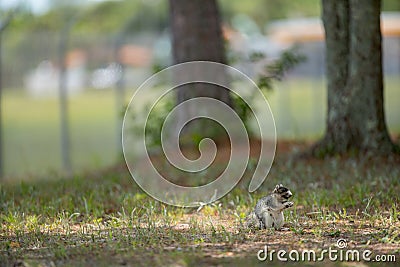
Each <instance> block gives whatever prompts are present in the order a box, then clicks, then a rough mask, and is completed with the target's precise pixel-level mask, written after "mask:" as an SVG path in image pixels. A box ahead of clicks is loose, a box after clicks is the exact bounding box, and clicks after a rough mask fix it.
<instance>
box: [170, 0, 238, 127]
mask: <svg viewBox="0 0 400 267" xmlns="http://www.w3.org/2000/svg"><path fill="white" fill-rule="evenodd" d="M169 4H170V25H171V31H172V47H173V58H174V63H175V64H178V63H183V62H188V61H214V62H219V63H225V62H226V59H225V49H224V40H223V36H222V30H221V25H220V14H219V10H218V5H217V3H216V1H215V0H190V1H187V0H169ZM201 96H202V97H211V98H215V99H219V100H221V101H223V102H225V103H226V104H228V105H229V106H232V100H231V97H230V94H229V91H228V90H227V89H224V88H222V87H219V86H216V85H212V84H206V83H197V84H190V85H184V86H181V87H179V88H178V89H177V103H178V104H179V103H182V102H184V101H186V100H188V99H191V98H195V97H201ZM188 112H196V111H193V110H192V111H190V110H188V111H184V112H182V116H183V117H184V116H186V115H187V114H188ZM195 122H197V123H190V127H185V128H192V129H191V130H190V129H186V131H185V133H189V132H197V133H198V132H199V130H200V129H209V128H210V125H209V123H206V124H207V125H206V126H205V125H204V124H203V123H204V121H202V120H201V119H200V120H196V121H195ZM196 124H197V126H196ZM211 128H212V127H211ZM203 132H204V131H203ZM209 134H210V133H205V135H209Z"/></svg>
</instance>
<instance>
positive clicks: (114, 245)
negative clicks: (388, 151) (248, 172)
mask: <svg viewBox="0 0 400 267" xmlns="http://www.w3.org/2000/svg"><path fill="white" fill-rule="evenodd" d="M303 147H304V144H296V143H291V144H289V145H286V146H283V145H282V144H280V145H279V146H278V154H277V155H278V156H277V158H276V160H275V162H274V165H273V167H272V169H271V172H270V175H269V177H268V179H267V180H266V182H264V184H263V186H262V187H261V188H260V189H259V190H257V192H256V193H254V194H249V193H248V192H247V191H246V188H247V187H246V185H247V183H248V179H247V178H246V177H245V178H244V180H243V181H242V183H241V184H239V186H238V187H236V188H235V189H234V190H233V191H231V192H230V193H229V194H228V195H227V196H226V197H224V198H222V199H221V200H219V201H217V202H215V203H213V204H211V205H207V206H204V207H203V208H202V209H200V210H198V209H194V208H191V209H184V208H178V207H172V206H168V205H164V204H162V203H159V202H157V201H155V200H153V199H152V198H150V197H148V196H147V195H146V194H145V193H143V192H142V191H141V190H140V189H139V188H138V187H137V186H136V185H135V183H134V182H133V180H132V178H130V176H129V175H128V173H127V171H126V170H125V168H124V167H115V168H112V169H109V170H103V171H101V172H95V173H88V174H85V175H79V176H76V177H74V178H71V179H64V180H56V181H55V180H41V181H31V182H16V183H6V184H2V185H1V186H0V203H1V204H0V225H1V227H0V265H5V266H7V265H12V264H16V263H20V264H25V266H27V265H29V266H54V265H65V266H87V265H98V266H109V265H116V266H118V265H128V266H164V265H167V266H210V265H222V266H232V265H233V266H255V265H260V266H265V265H266V264H268V265H270V264H271V263H269V262H259V261H258V260H257V256H256V255H257V252H258V251H259V250H260V249H262V248H263V247H264V245H268V246H269V248H271V249H275V250H279V249H284V250H286V251H290V250H291V249H298V250H300V251H304V250H305V249H315V250H316V251H321V250H322V249H326V248H328V247H334V244H335V243H336V241H337V240H338V239H339V238H343V239H345V240H346V241H347V244H348V248H350V249H358V250H365V249H370V250H371V251H372V252H373V255H377V254H387V255H395V256H396V257H397V258H396V259H397V261H399V260H400V254H399V253H400V206H399V203H400V198H399V194H398V192H399V191H400V179H399V177H400V168H399V166H400V164H399V162H400V160H399V158H389V159H375V160H373V159H369V160H364V159H352V158H330V159H327V160H325V161H321V160H304V159H295V158H294V157H293V156H292V151H295V150H299V149H301V148H303ZM276 183H283V184H284V185H287V186H289V187H290V188H291V190H292V192H293V193H294V199H293V201H294V203H295V206H294V208H292V209H291V210H288V211H286V213H285V215H286V219H287V224H286V226H287V227H288V230H287V231H274V230H260V231H250V230H248V229H246V228H245V227H244V225H243V223H244V218H245V216H246V214H247V213H248V212H249V211H250V210H251V209H252V208H253V207H254V205H255V203H256V201H257V199H258V198H259V197H261V196H263V195H265V194H266V193H267V192H268V191H270V190H271V189H272V188H273V186H274V185H275V184H276ZM49 189H50V190H49ZM273 264H277V265H278V264H279V262H277V261H276V260H275V262H274V263H273ZM321 264H323V265H328V266H341V265H342V263H338V262H337V263H332V262H329V261H325V262H323V263H321ZM344 264H345V263H343V266H344ZM365 264H368V265H370V263H365ZM317 265H318V264H317ZM346 266H347V265H346Z"/></svg>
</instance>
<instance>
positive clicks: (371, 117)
mask: <svg viewBox="0 0 400 267" xmlns="http://www.w3.org/2000/svg"><path fill="white" fill-rule="evenodd" d="M322 6H323V15H322V17H323V23H324V28H325V34H326V62H327V63H326V64H327V65H326V74H327V82H328V116H327V121H326V133H325V136H324V138H323V139H322V140H321V141H320V142H319V143H317V144H316V145H315V146H314V147H313V148H312V152H313V154H314V155H316V156H324V155H326V154H343V153H346V152H349V151H352V152H359V153H360V152H363V153H364V152H372V153H374V154H376V153H379V154H386V153H391V152H394V151H395V150H396V147H395V146H394V144H393V143H392V141H391V139H390V136H389V134H388V130H387V127H386V123H385V116H384V109H383V75H382V47H381V39H382V38H381V30H380V8H381V1H379V0H368V1H361V0H337V1H330V0H323V1H322Z"/></svg>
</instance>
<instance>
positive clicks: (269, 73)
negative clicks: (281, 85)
mask: <svg viewBox="0 0 400 267" xmlns="http://www.w3.org/2000/svg"><path fill="white" fill-rule="evenodd" d="M251 58H252V59H253V60H254V61H259V60H261V59H263V57H262V56H260V55H257V54H256V55H255V56H252V57H251ZM305 60H306V57H305V56H304V55H302V54H299V52H298V48H297V47H294V48H291V49H288V50H286V51H284V52H283V53H282V54H281V55H280V57H279V58H278V59H277V60H275V61H273V62H272V63H270V64H267V65H265V66H264V73H265V74H261V75H260V76H259V78H258V82H257V85H258V87H259V88H260V89H261V90H271V89H273V82H274V81H281V80H282V79H283V78H284V76H285V74H286V73H287V72H288V71H289V70H291V69H293V68H294V67H296V66H297V65H298V64H300V63H302V62H304V61H305Z"/></svg>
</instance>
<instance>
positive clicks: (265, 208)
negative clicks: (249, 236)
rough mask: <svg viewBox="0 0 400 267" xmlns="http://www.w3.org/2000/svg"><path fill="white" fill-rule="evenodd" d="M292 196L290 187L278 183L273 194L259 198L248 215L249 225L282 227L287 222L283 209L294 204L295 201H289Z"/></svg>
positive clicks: (255, 226)
mask: <svg viewBox="0 0 400 267" xmlns="http://www.w3.org/2000/svg"><path fill="white" fill-rule="evenodd" d="M291 196H292V192H290V190H289V189H288V188H286V187H284V186H283V185H282V184H278V185H276V186H275V188H274V190H273V191H272V193H271V194H269V195H267V196H265V197H263V198H261V199H260V200H258V202H257V204H256V207H255V208H254V210H253V211H252V212H250V214H249V215H248V216H247V219H246V225H247V227H248V228H253V229H254V228H256V229H264V228H272V227H273V228H275V229H277V230H279V229H281V227H282V226H283V224H284V223H285V218H284V216H283V210H285V209H287V208H290V207H292V206H293V202H290V201H288V199H289V198H290V197H291Z"/></svg>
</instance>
